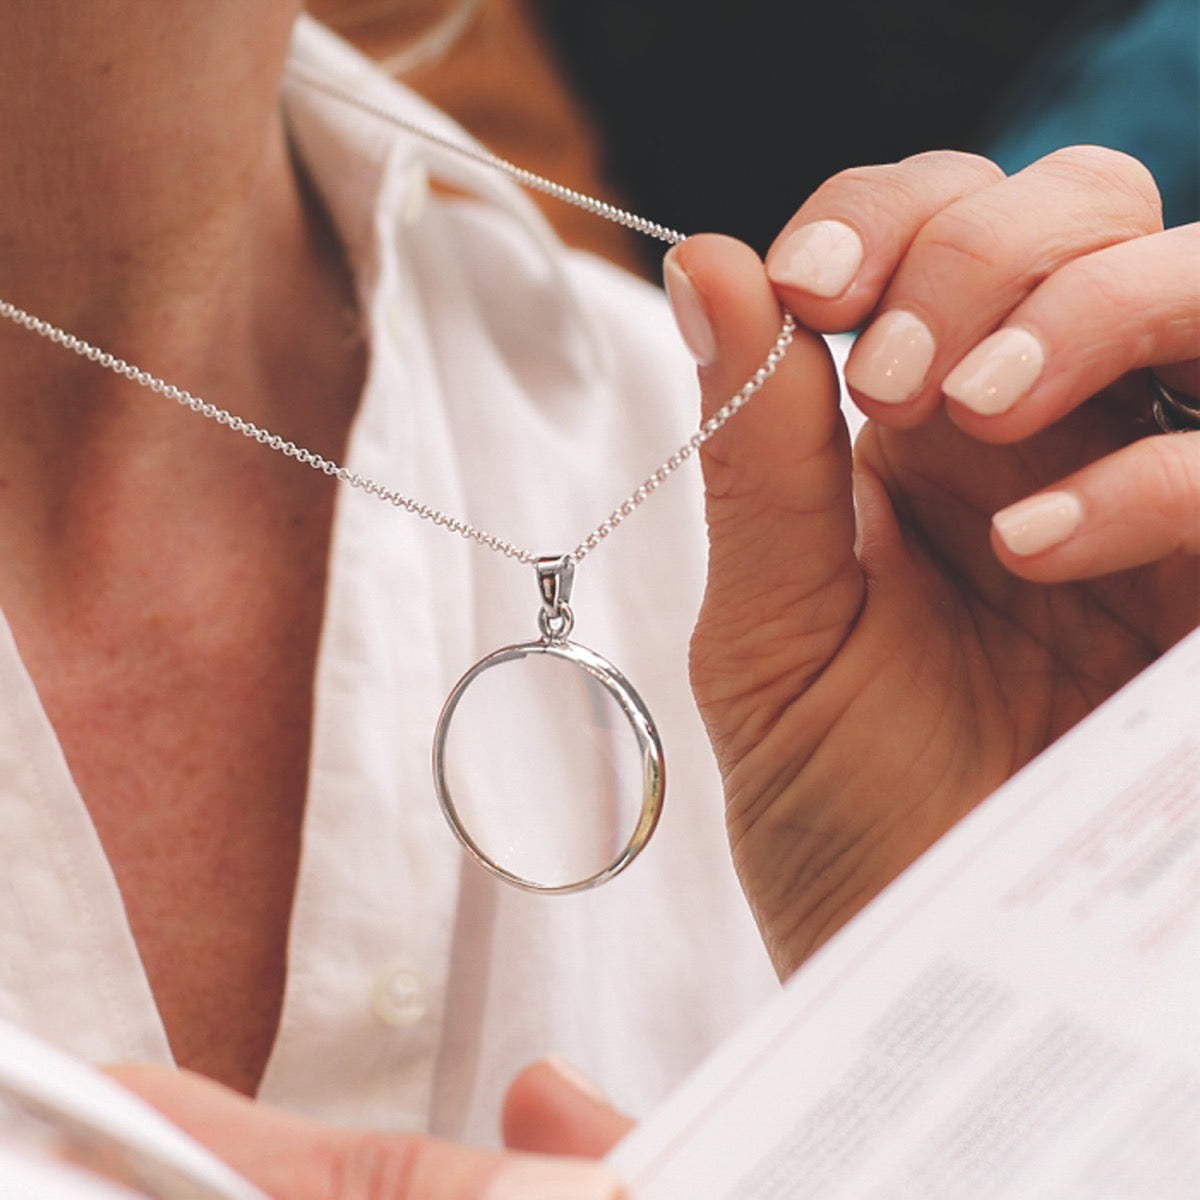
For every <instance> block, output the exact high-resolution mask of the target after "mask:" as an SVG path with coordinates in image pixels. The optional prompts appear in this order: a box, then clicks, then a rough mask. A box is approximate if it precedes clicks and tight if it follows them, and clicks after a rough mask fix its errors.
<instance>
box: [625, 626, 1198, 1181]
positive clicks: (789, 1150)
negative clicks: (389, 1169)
mask: <svg viewBox="0 0 1200 1200" xmlns="http://www.w3.org/2000/svg"><path fill="white" fill-rule="evenodd" d="M1198 1014H1200V632H1197V633H1193V634H1192V635H1191V636H1190V637H1189V638H1188V639H1186V640H1185V641H1184V642H1183V643H1181V644H1180V645H1179V646H1177V647H1176V648H1175V649H1174V650H1173V651H1172V652H1171V653H1170V654H1168V655H1166V656H1165V657H1164V658H1163V659H1161V660H1160V661H1159V662H1158V663H1156V664H1155V665H1154V666H1153V667H1151V668H1150V669H1149V670H1148V671H1146V672H1145V673H1143V674H1142V675H1141V676H1139V677H1138V678H1137V679H1135V680H1134V681H1133V682H1132V683H1131V684H1130V685H1129V686H1128V687H1127V688H1125V689H1124V690H1123V691H1122V692H1121V693H1119V694H1118V695H1117V696H1116V697H1114V698H1113V699H1111V700H1110V701H1109V702H1108V703H1107V704H1106V705H1105V706H1103V707H1102V708H1101V709H1100V710H1098V711H1097V712H1096V713H1094V714H1092V716H1091V717H1089V718H1088V719H1087V720H1086V721H1085V722H1083V723H1082V724H1080V725H1079V726H1078V727H1076V728H1075V729H1074V730H1072V731H1071V732H1070V733H1069V734H1068V735H1067V736H1066V737H1064V738H1063V739H1062V740H1060V741H1059V742H1058V743H1056V744H1055V745H1054V746H1052V747H1051V748H1050V749H1049V750H1048V751H1047V752H1046V753H1045V754H1043V755H1042V756H1041V757H1040V758H1038V759H1037V760H1035V761H1034V762H1033V763H1031V764H1030V765H1029V766H1028V767H1026V768H1025V769H1024V770H1023V771H1022V772H1020V773H1019V774H1018V775H1017V776H1015V777H1014V778H1013V779H1012V780H1011V781H1009V783H1008V784H1006V785H1005V786H1004V787H1003V788H1001V789H1000V790H999V791H998V792H997V793H996V794H995V795H993V796H992V797H990V798H989V799H988V800H987V801H985V802H984V804H983V805H981V806H980V807H979V808H978V809H977V810H976V811H975V812H973V813H972V814H971V815H970V816H969V817H967V818H966V819H965V820H964V821H963V822H961V823H960V824H959V825H958V826H956V827H955V828H954V829H953V830H951V831H950V833H948V834H947V835H946V836H945V837H944V838H943V839H942V840H941V841H940V842H939V843H938V844H937V845H936V846H934V847H933V848H932V849H931V850H930V851H929V852H928V853H927V854H926V855H925V856H923V857H922V858H921V859H920V860H919V861H918V862H917V863H916V864H915V865H914V866H913V867H912V868H910V869H909V870H908V871H907V872H906V873H905V874H904V875H903V876H901V877H900V879H899V880H897V881H896V882H895V883H894V884H892V885H891V887H889V888H888V889H887V890H886V891H885V892H884V893H882V894H881V896H880V897H878V898H877V899H876V900H875V901H874V902H873V903H872V904H871V905H870V906H869V907H868V908H867V909H866V910H864V911H863V912H862V913H861V914H860V915H859V916H858V917H857V918H856V919H855V920H854V921H853V922H851V924H850V925H848V926H847V927H846V929H845V930H843V931H842V933H841V934H839V935H838V936H837V937H836V938H834V939H833V940H832V941H831V942H830V943H829V944H827V945H826V946H825V947H824V948H823V949H822V950H821V951H819V952H818V954H817V955H815V956H814V958H813V959H812V960H811V961H810V962H809V963H808V964H806V965H805V967H804V968H802V969H801V970H800V971H799V972H798V973H797V974H796V975H795V976H794V977H793V978H792V979H791V980H790V981H789V983H788V985H787V986H786V988H785V989H784V991H783V993H782V994H781V995H780V997H778V998H777V1000H775V1001H773V1002H772V1004H771V1005H769V1006H768V1007H767V1009H766V1010H765V1011H764V1012H763V1013H762V1014H761V1016H760V1017H759V1018H758V1019H756V1020H755V1021H754V1022H752V1023H751V1025H750V1026H749V1027H747V1028H746V1029H745V1030H744V1031H743V1032H742V1033H740V1034H739V1035H737V1036H736V1037H735V1038H734V1039H733V1040H732V1041H731V1042H730V1043H729V1044H728V1045H726V1046H725V1047H724V1048H722V1049H721V1050H719V1051H718V1052H717V1054H716V1055H715V1056H714V1058H713V1059H711V1060H710V1061H709V1063H708V1064H707V1065H706V1066H705V1067H703V1068H701V1070H700V1071H699V1072H698V1073H697V1074H696V1076H694V1077H693V1079H692V1080H691V1081H690V1082H689V1083H687V1084H685V1086H684V1087H683V1089H681V1091H680V1092H679V1093H678V1094H677V1095H676V1096H675V1097H674V1098H673V1099H672V1100H671V1101H669V1102H668V1103H667V1104H666V1105H665V1106H664V1107H663V1108H662V1109H661V1110H660V1111H659V1112H657V1113H655V1114H653V1115H652V1116H651V1118H650V1119H649V1120H648V1121H647V1122H646V1123H645V1124H644V1125H643V1126H642V1127H641V1128H639V1129H638V1130H636V1131H634V1133H633V1134H631V1135H630V1137H629V1138H627V1139H626V1140H625V1141H624V1142H623V1143H622V1144H621V1145H620V1146H618V1147H617V1149H616V1151H615V1152H614V1154H613V1156H612V1157H611V1162H612V1164H613V1165H614V1166H615V1167H616V1169H617V1170H618V1172H619V1173H620V1174H621V1175H622V1176H623V1177H624V1178H625V1179H627V1180H628V1181H629V1184H630V1186H631V1194H632V1197H633V1200H679V1198H680V1197H687V1198H688V1200H804V1198H805V1197H812V1198H814V1200H815V1198H818V1197H819V1198H820V1200H836V1198H837V1197H853V1198H854V1200H901V1198H904V1200H911V1198H912V1197H921V1198H922V1200H938V1198H941V1197H946V1198H949V1197H955V1198H958V1197H964V1196H970V1197H972V1200H989V1198H994V1197H1012V1198H1016V1197H1020V1200H1032V1198H1035V1197H1080V1198H1081V1200H1083V1198H1086V1200H1101V1198H1109V1197H1111V1198H1114V1200H1115V1198H1117V1197H1130V1198H1132V1197H1147V1198H1149V1197H1153V1198H1154V1200H1171V1198H1173V1197H1178V1198H1179V1200H1184V1198H1185V1197H1186V1198H1188V1200H1194V1197H1196V1196H1198V1195H1200V1015H1198Z"/></svg>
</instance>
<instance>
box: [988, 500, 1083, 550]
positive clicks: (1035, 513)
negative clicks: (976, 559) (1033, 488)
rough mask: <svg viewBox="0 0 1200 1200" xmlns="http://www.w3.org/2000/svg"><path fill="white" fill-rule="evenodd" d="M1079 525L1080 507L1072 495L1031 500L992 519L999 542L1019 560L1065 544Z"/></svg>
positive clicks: (999, 513) (1004, 510) (1016, 505)
mask: <svg viewBox="0 0 1200 1200" xmlns="http://www.w3.org/2000/svg"><path fill="white" fill-rule="evenodd" d="M1082 524H1083V504H1082V503H1081V502H1080V500H1079V497H1078V496H1076V495H1075V494H1074V493H1073V492H1043V493H1042V494H1041V495H1040V496H1030V497H1029V499H1028V500H1020V501H1018V502H1017V503H1016V504H1011V505H1009V507H1008V508H1005V509H1001V510H1000V512H998V513H997V514H996V515H995V516H994V517H993V518H992V525H993V526H995V529H996V532H997V533H998V534H999V535H1000V540H1001V541H1002V542H1003V543H1004V544H1005V546H1007V547H1008V549H1009V550H1010V551H1012V553H1013V554H1018V555H1020V556H1021V557H1022V558H1028V557H1030V556H1031V555H1034V554H1040V553H1041V552H1042V551H1043V550H1049V549H1050V547H1051V546H1057V545H1059V544H1060V543H1061V542H1065V541H1066V540H1067V538H1069V537H1070V536H1071V535H1072V534H1073V533H1074V532H1075V531H1076V530H1077V529H1078V528H1079V527H1080V525H1082Z"/></svg>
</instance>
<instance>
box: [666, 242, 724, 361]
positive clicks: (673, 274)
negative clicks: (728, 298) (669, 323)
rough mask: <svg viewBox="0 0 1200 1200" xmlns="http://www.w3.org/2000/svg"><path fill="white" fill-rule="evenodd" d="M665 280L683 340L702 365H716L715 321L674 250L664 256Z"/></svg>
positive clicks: (672, 309) (668, 296)
mask: <svg viewBox="0 0 1200 1200" xmlns="http://www.w3.org/2000/svg"><path fill="white" fill-rule="evenodd" d="M663 282H664V283H665V284H666V287H667V299H668V300H669V301H670V302H671V311H672V312H673V313H674V314H675V323H676V324H677V325H678V326H679V332H680V334H681V335H682V337H683V344H684V345H685V346H687V348H688V350H690V351H691V354H692V357H693V358H694V359H695V360H696V362H697V363H699V365H700V366H702V367H710V366H712V364H713V363H715V362H716V361H717V338H716V334H714V333H713V327H712V322H711V321H710V320H709V319H708V313H707V312H706V311H705V308H704V302H703V301H702V300H701V299H700V293H699V292H698V291H696V285H695V284H694V283H692V281H691V280H690V279H689V278H688V275H687V272H686V271H685V270H684V269H683V268H682V267H681V266H680V265H679V264H678V263H677V262H676V261H675V260H674V258H672V257H671V255H670V254H668V255H667V257H666V258H665V259H664V260H663Z"/></svg>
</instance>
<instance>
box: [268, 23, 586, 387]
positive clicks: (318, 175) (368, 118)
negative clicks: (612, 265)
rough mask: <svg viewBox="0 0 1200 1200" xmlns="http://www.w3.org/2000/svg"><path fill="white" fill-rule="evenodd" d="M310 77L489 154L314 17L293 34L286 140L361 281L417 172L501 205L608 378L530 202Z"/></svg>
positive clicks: (578, 301) (577, 298)
mask: <svg viewBox="0 0 1200 1200" xmlns="http://www.w3.org/2000/svg"><path fill="white" fill-rule="evenodd" d="M302 73H303V74H313V75H320V76H322V77H323V78H325V79H327V80H329V81H330V82H331V83H334V84H336V85H338V86H339V87H342V88H345V89H347V90H348V91H351V92H353V94H354V95H356V96H358V97H361V98H362V99H363V100H364V101H366V102H367V103H369V104H374V105H377V106H378V107H380V108H383V109H385V110H387V111H390V112H395V113H396V114H397V115H399V116H401V117H403V118H404V119H406V120H408V121H412V122H413V123H414V124H417V125H418V126H420V127H422V128H424V129H427V130H428V131H429V132H430V133H433V134H436V135H437V136H439V137H443V138H447V139H449V140H451V141H453V142H455V143H456V144H461V145H464V146H468V147H471V148H473V149H483V147H481V146H480V144H479V143H478V142H476V141H475V140H474V139H473V138H471V136H470V135H469V134H468V133H466V132H465V131H464V130H463V129H462V128H461V127H460V126H459V125H457V124H456V123H455V122H454V121H453V120H452V119H451V118H449V117H448V116H446V114H445V113H443V112H441V110H439V109H437V108H435V107H434V106H433V105H431V104H429V103H428V102H427V101H425V100H423V99H422V98H421V97H420V96H418V95H416V94H415V93H414V92H412V91H411V90H409V89H408V88H406V87H404V86H403V85H401V84H399V83H397V82H396V81H395V80H394V79H392V78H391V77H390V76H388V75H386V74H385V73H383V72H382V71H380V70H379V68H378V67H377V66H376V65H375V64H374V63H372V62H371V61H370V60H369V59H367V58H366V57H364V56H363V55H362V54H360V53H359V52H358V51H357V50H355V49H354V48H353V47H351V46H350V45H348V44H347V43H346V42H345V41H343V40H342V39H341V38H339V37H338V36H337V35H336V34H334V33H332V32H331V31H330V30H328V29H326V28H325V27H324V26H323V25H321V24H320V23H319V22H317V21H315V20H313V19H312V18H311V17H309V16H307V15H301V16H300V18H299V19H298V20H297V22H296V26H295V29H294V31H293V37H292V46H291V52H290V55H289V64H288V72H287V73H286V74H285V77H284V89H283V104H284V113H285V118H286V120H287V123H288V128H289V132H290V135H291V138H292V141H293V145H294V146H295V148H296V151H297V153H298V154H299V156H300V158H301V160H302V161H303V162H304V163H305V165H306V167H307V168H308V169H309V171H310V174H311V176H312V178H313V181H314V183H315V186H316V187H317V190H318V191H319V192H320V194H321V197H322V199H323V201H324V202H325V205H326V207H327V209H328V211H329V214H330V217H331V219H332V221H333V223H334V227H335V228H336V229H337V231H338V235H339V237H340V238H341V240H342V243H343V245H344V247H345V249H346V253H347V255H348V256H349V258H350V261H351V264H352V266H353V267H354V269H355V272H356V274H357V275H358V276H359V278H360V280H362V279H364V278H368V279H369V278H371V277H373V275H374V270H373V268H374V265H375V261H376V257H377V254H378V239H379V229H378V224H377V221H378V210H379V208H380V206H381V204H382V203H384V200H385V197H386V196H387V195H388V192H389V188H388V186H387V185H388V180H389V179H395V178H396V177H397V175H399V174H401V173H405V174H408V173H411V170H412V168H413V166H414V165H416V164H420V165H421V166H422V167H423V168H424V169H425V170H427V171H428V174H429V177H430V179H431V180H434V181H437V182H439V183H441V184H443V185H445V186H447V187H448V188H450V189H451V190H453V191H455V192H458V193H460V194H464V195H466V196H468V197H471V198H474V199H477V200H479V201H481V202H483V203H486V204H489V205H492V206H494V207H495V208H497V209H499V210H500V211H502V212H503V213H505V214H507V215H508V216H509V217H511V218H512V220H513V221H514V223H515V225H516V226H517V227H518V228H519V229H520V230H521V232H522V234H523V235H524V236H526V237H528V238H529V239H530V240H531V241H532V243H533V245H534V247H535V249H536V251H537V253H538V255H539V257H540V258H541V259H542V261H543V262H544V264H545V267H546V279H547V281H548V284H549V286H551V287H554V288H555V289H556V290H557V291H558V293H559V299H560V301H561V303H562V304H563V306H564V309H565V310H566V312H567V313H568V314H569V315H570V317H571V318H572V322H571V323H572V324H573V325H575V326H576V327H577V328H576V330H575V331H574V332H575V335H576V336H575V338H573V339H572V340H573V341H576V342H577V345H578V344H579V343H582V349H583V350H584V358H585V360H586V361H585V362H584V363H582V364H581V366H584V367H585V369H586V370H588V371H589V373H593V374H595V373H599V374H602V375H607V374H608V355H607V352H606V351H605V349H604V345H603V343H602V339H601V338H600V336H599V331H598V330H597V328H596V327H595V323H594V321H593V320H592V319H591V318H590V317H589V315H588V305H587V303H586V297H584V296H583V295H581V294H580V291H579V288H578V285H577V283H576V281H575V280H574V279H573V278H572V276H571V275H570V274H569V273H568V271H567V269H566V256H565V255H564V254H563V248H562V245H561V243H560V242H559V241H558V238H557V235H556V234H555V233H554V231H553V229H552V228H551V227H550V224H549V222H548V221H547V220H546V218H545V217H544V216H543V215H542V212H541V210H540V209H539V208H538V206H537V205H536V204H535V203H534V202H533V201H532V199H531V198H530V197H529V196H528V195H527V194H526V193H525V192H524V191H523V190H522V189H521V188H520V187H518V186H517V184H516V183H514V182H513V181H512V180H511V179H509V178H508V177H507V176H506V175H504V174H502V173H501V172H500V171H497V170H496V169H495V168H493V167H489V166H487V165H485V164H482V163H478V162H475V161H473V160H471V159H469V158H466V157H464V156H462V155H460V154H457V153H455V151H453V150H451V149H449V148H447V147H444V146H440V145H438V143H437V142H434V141H430V140H429V139H427V138H422V137H420V136H419V135H417V134H415V133H411V132H409V131H407V130H404V129H401V128H398V127H396V126H394V125H391V124H389V123H387V122H386V121H384V120H382V119H380V118H379V117H377V116H374V115H373V114H371V113H369V112H365V111H363V110H362V109H359V108H356V107H354V106H353V105H351V104H349V103H346V102H343V101H340V100H337V99H334V98H331V97H330V96H328V95H327V94H326V93H324V92H321V91H318V90H317V89H315V88H313V87H311V86H307V85H306V84H305V83H304V81H303V78H302Z"/></svg>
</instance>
